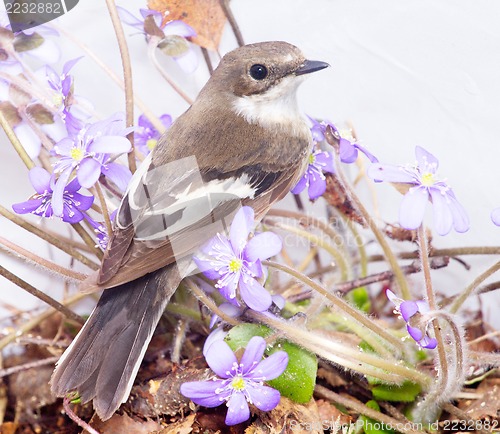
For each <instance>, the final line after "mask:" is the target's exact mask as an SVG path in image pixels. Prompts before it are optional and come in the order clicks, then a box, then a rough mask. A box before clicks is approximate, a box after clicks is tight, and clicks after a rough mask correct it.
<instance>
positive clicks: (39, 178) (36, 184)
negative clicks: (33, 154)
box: [28, 167, 51, 194]
mask: <svg viewBox="0 0 500 434" xmlns="http://www.w3.org/2000/svg"><path fill="white" fill-rule="evenodd" d="M28 176H29V178H30V182H31V185H32V186H33V188H34V189H35V191H36V192H37V193H39V194H44V193H45V192H49V191H50V177H51V174H50V173H49V172H47V171H46V170H45V169H43V168H42V167H33V169H31V170H30V172H29V175H28Z"/></svg>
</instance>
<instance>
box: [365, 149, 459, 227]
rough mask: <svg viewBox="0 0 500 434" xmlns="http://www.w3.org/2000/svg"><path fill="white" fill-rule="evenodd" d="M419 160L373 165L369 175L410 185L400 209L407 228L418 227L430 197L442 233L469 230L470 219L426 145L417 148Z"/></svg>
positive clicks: (401, 220)
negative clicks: (403, 163) (401, 163)
mask: <svg viewBox="0 0 500 434" xmlns="http://www.w3.org/2000/svg"><path fill="white" fill-rule="evenodd" d="M415 155H416V158H417V162H416V164H415V165H414V166H411V167H408V166H393V165H389V164H378V163H375V164H372V165H371V166H370V167H369V169H368V175H369V176H370V177H371V178H373V179H374V180H375V181H387V182H393V183H396V184H408V186H409V189H408V192H407V193H406V194H405V196H404V198H403V202H402V203H401V207H400V211H399V222H400V224H401V226H402V227H403V228H405V229H417V228H418V227H419V226H420V225H421V224H422V221H423V219H424V213H425V208H426V205H427V202H429V200H430V201H431V202H432V205H433V216H434V225H435V228H436V231H437V233H438V234H439V235H446V234H447V233H449V232H450V230H451V229H452V228H454V229H455V230H456V231H457V232H466V231H467V230H468V229H469V218H468V217H467V212H466V211H465V209H464V208H463V206H462V205H461V204H460V203H459V202H458V200H457V199H456V197H455V193H454V192H453V190H452V189H451V187H450V186H449V185H448V184H447V183H446V181H445V180H443V179H440V178H439V177H438V175H437V169H438V166H439V161H438V160H437V158H436V157H434V155H432V154H431V153H429V152H427V151H426V150H425V149H424V148H421V147H420V146H417V147H416V148H415Z"/></svg>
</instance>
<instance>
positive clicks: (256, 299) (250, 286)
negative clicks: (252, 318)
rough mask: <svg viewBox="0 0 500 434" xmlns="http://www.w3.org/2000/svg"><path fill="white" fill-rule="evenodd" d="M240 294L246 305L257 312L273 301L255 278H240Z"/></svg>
mask: <svg viewBox="0 0 500 434" xmlns="http://www.w3.org/2000/svg"><path fill="white" fill-rule="evenodd" d="M240 294H241V298H242V299H243V301H244V302H245V303H246V305H247V306H248V307H249V308H250V309H253V310H256V311H258V312H264V311H265V310H267V309H269V307H270V306H271V304H272V303H273V299H272V297H271V294H269V292H268V291H267V289H266V288H264V287H263V286H262V285H261V284H260V283H259V282H257V281H256V280H255V279H252V278H249V279H246V281H245V280H243V279H241V280H240Z"/></svg>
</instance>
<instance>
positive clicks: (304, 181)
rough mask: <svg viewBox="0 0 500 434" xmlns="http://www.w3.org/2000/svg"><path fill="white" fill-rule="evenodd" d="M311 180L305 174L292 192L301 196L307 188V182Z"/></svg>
mask: <svg viewBox="0 0 500 434" xmlns="http://www.w3.org/2000/svg"><path fill="white" fill-rule="evenodd" d="M308 179H309V177H308V175H307V173H304V175H302V178H300V179H299V182H297V185H296V186H295V187H293V188H292V189H291V190H290V191H291V192H292V193H293V194H299V193H301V192H302V190H304V188H306V187H307V180H308Z"/></svg>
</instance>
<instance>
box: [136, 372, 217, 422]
mask: <svg viewBox="0 0 500 434" xmlns="http://www.w3.org/2000/svg"><path fill="white" fill-rule="evenodd" d="M209 377H210V371H209V370H208V369H203V370H199V369H192V368H185V369H180V368H178V367H177V368H176V367H174V369H173V370H172V371H171V372H170V373H169V374H168V375H165V376H163V377H161V378H157V379H154V380H149V381H148V382H147V383H144V384H140V385H138V386H135V387H134V388H133V389H132V393H131V397H130V399H129V402H128V404H127V406H128V408H129V409H130V411H131V412H132V413H135V414H138V415H140V416H142V417H157V416H161V415H165V414H167V415H175V414H177V413H179V412H181V411H183V410H184V409H186V407H187V406H188V404H189V400H188V399H187V398H185V397H184V396H182V395H181V394H180V392H179V389H180V386H181V384H182V383H185V382H187V381H205V380H208V379H209Z"/></svg>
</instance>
